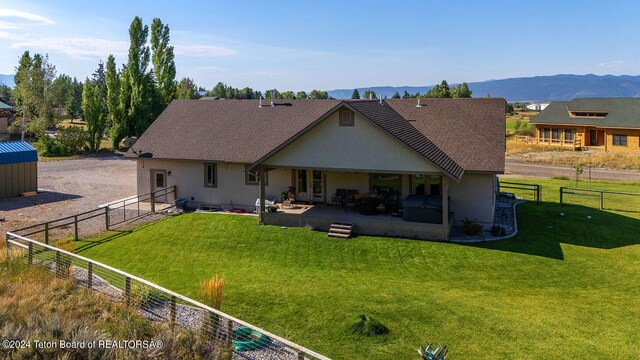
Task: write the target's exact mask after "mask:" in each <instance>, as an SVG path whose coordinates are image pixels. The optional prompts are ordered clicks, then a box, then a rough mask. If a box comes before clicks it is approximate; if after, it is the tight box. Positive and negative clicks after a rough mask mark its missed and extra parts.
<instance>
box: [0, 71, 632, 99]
mask: <svg viewBox="0 0 640 360" xmlns="http://www.w3.org/2000/svg"><path fill="white" fill-rule="evenodd" d="M0 84H6V85H8V86H11V87H13V86H15V84H14V82H13V75H3V74H0ZM449 85H450V86H454V85H455V84H449ZM432 87H433V85H430V86H396V87H393V86H372V87H364V88H358V91H359V92H360V95H361V96H362V95H364V92H365V91H366V90H373V91H375V92H376V94H377V95H378V96H382V97H384V96H387V97H388V98H390V97H392V96H393V94H394V93H395V92H396V91H397V92H398V93H400V95H402V94H403V93H404V91H405V90H406V91H408V92H409V93H410V94H415V93H417V92H418V93H420V94H424V93H426V92H427V91H429V89H431V88H432ZM469 88H470V89H471V91H473V97H484V96H486V95H487V94H490V95H491V96H492V97H503V98H505V99H507V101H562V100H571V99H573V98H576V97H640V76H631V75H619V76H614V75H593V74H587V75H567V74H561V75H552V76H534V77H522V78H510V79H502V80H487V81H480V82H470V83H469ZM328 92H329V95H330V96H331V97H334V98H336V99H350V98H351V93H353V89H336V90H329V91H328Z"/></svg>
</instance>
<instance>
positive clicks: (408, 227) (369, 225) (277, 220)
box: [263, 203, 454, 240]
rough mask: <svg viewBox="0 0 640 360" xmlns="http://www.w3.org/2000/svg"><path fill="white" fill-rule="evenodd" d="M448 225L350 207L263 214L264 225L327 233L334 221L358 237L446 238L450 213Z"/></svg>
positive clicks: (318, 205)
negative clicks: (308, 229) (364, 211)
mask: <svg viewBox="0 0 640 360" xmlns="http://www.w3.org/2000/svg"><path fill="white" fill-rule="evenodd" d="M443 218H445V219H446V221H447V223H446V224H444V223H441V224H432V223H423V222H412V221H405V220H404V218H403V217H402V216H401V215H399V214H397V213H395V214H391V213H385V212H379V213H376V214H372V215H363V214H360V213H359V212H357V211H355V209H352V208H346V209H345V208H342V207H340V206H335V205H330V204H323V203H316V204H306V203H305V204H295V203H294V204H293V205H292V206H291V207H290V208H289V207H286V208H280V209H278V211H277V212H274V213H269V212H267V213H263V221H264V223H265V224H270V225H279V226H289V227H304V226H306V227H310V228H312V229H315V230H319V231H329V228H330V227H331V224H332V223H334V222H343V223H351V224H353V232H354V233H356V234H361V235H378V236H394V237H404V238H415V239H428V240H438V239H446V238H447V237H448V236H449V233H450V231H451V229H452V228H453V223H454V221H453V220H454V219H453V214H452V213H450V214H449V216H444V217H443Z"/></svg>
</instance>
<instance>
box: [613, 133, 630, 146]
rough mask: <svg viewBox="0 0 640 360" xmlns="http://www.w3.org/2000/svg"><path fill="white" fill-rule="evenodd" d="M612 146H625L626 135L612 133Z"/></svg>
mask: <svg viewBox="0 0 640 360" xmlns="http://www.w3.org/2000/svg"><path fill="white" fill-rule="evenodd" d="M613 145H614V146H627V135H618V134H613Z"/></svg>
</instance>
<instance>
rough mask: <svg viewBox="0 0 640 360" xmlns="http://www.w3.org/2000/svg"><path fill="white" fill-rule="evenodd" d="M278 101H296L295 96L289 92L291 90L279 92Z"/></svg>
mask: <svg viewBox="0 0 640 360" xmlns="http://www.w3.org/2000/svg"><path fill="white" fill-rule="evenodd" d="M280 99H281V100H295V99H296V94H294V93H293V91H291V90H289V91H285V92H281V93H280Z"/></svg>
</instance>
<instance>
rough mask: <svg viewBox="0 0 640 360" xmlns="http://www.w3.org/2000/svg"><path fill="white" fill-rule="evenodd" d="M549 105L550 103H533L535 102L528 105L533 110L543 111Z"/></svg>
mask: <svg viewBox="0 0 640 360" xmlns="http://www.w3.org/2000/svg"><path fill="white" fill-rule="evenodd" d="M547 106H549V103H533V104H529V105H527V109H529V110H533V111H542V110H544V109H546V108H547Z"/></svg>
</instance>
